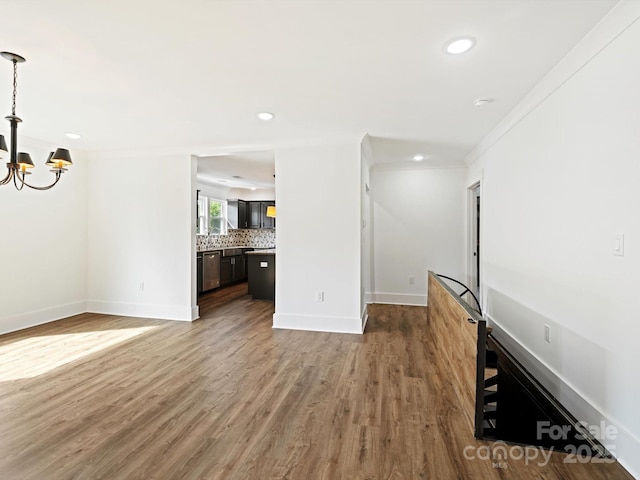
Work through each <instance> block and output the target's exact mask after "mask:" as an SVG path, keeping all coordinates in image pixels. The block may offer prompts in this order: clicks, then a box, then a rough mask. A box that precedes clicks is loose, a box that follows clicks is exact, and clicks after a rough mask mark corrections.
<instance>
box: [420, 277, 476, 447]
mask: <svg viewBox="0 0 640 480" xmlns="http://www.w3.org/2000/svg"><path fill="white" fill-rule="evenodd" d="M427 288H428V290H427V298H428V300H427V312H428V313H427V315H428V319H427V325H428V328H429V333H430V334H431V335H433V345H434V349H435V353H436V356H437V358H438V361H439V362H441V363H442V370H441V371H443V372H448V375H449V378H448V381H449V383H450V384H451V388H453V389H454V391H455V393H456V395H455V396H456V398H457V399H458V401H457V403H456V404H455V405H452V408H453V409H455V410H460V412H461V413H462V418H464V422H465V423H466V424H467V425H468V428H469V433H471V432H473V433H474V436H475V437H476V438H482V428H483V403H484V367H485V349H486V325H487V324H486V321H485V320H483V319H482V317H480V315H479V314H478V313H477V312H476V311H475V310H473V309H472V308H471V307H470V306H469V305H468V304H467V303H466V302H465V301H464V300H462V299H461V298H460V297H459V296H458V294H457V293H456V292H454V291H453V290H452V289H451V288H450V287H449V286H448V285H447V284H446V283H444V281H443V280H442V279H440V278H439V277H438V276H437V275H436V274H435V273H433V272H431V271H430V272H429V273H428V285H427ZM479 339H480V340H479Z"/></svg>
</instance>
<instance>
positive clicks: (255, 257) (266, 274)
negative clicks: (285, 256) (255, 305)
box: [248, 253, 276, 300]
mask: <svg viewBox="0 0 640 480" xmlns="http://www.w3.org/2000/svg"><path fill="white" fill-rule="evenodd" d="M248 262H249V272H248V274H249V294H250V295H251V297H252V298H253V299H254V300H275V298H276V256H275V254H273V253H272V254H262V253H252V254H250V255H249V260H248Z"/></svg>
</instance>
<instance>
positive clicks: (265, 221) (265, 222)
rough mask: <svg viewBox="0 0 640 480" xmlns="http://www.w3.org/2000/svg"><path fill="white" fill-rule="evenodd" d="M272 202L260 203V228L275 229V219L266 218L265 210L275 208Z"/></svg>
mask: <svg viewBox="0 0 640 480" xmlns="http://www.w3.org/2000/svg"><path fill="white" fill-rule="evenodd" d="M275 205H276V204H275V203H274V202H260V217H261V220H262V228H275V226H276V219H275V217H268V216H267V208H268V207H275Z"/></svg>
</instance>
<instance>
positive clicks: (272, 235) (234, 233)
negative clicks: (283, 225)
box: [196, 228, 276, 252]
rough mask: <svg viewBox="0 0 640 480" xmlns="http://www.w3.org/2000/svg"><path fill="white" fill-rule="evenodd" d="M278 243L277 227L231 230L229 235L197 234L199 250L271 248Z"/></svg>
mask: <svg viewBox="0 0 640 480" xmlns="http://www.w3.org/2000/svg"><path fill="white" fill-rule="evenodd" d="M275 244H276V231H275V229H269V228H261V229H238V230H229V233H228V234H227V235H197V236H196V249H197V250H198V252H204V251H207V250H215V249H216V248H226V247H253V248H271V247H273V246H274V245H275Z"/></svg>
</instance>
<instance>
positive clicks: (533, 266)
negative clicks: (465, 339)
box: [467, 2, 640, 476]
mask: <svg viewBox="0 0 640 480" xmlns="http://www.w3.org/2000/svg"><path fill="white" fill-rule="evenodd" d="M621 9H622V10H621ZM623 12H624V15H623V14H622V13H623ZM639 17H640V5H638V4H637V2H635V4H634V2H623V3H622V4H620V6H619V7H617V9H616V10H615V11H614V12H613V13H612V14H611V15H610V16H609V17H608V18H607V19H605V21H604V22H603V23H602V24H601V25H599V26H598V27H597V28H596V29H595V30H594V31H593V32H592V33H591V34H590V36H589V37H588V38H586V39H585V40H583V42H582V43H581V45H579V46H578V47H577V49H576V50H575V51H574V52H572V53H571V54H570V55H569V57H568V58H566V59H565V60H564V61H563V62H562V63H561V64H560V65H558V66H557V67H556V69H555V71H554V72H552V74H551V77H553V76H559V72H561V71H563V70H564V71H565V73H566V74H565V75H564V77H565V78H564V79H560V80H559V81H558V82H557V84H556V85H555V86H552V87H551V88H548V89H547V90H546V91H543V90H544V89H543V88H542V86H539V87H537V89H536V90H534V91H533V92H532V93H531V94H530V96H529V98H528V99H525V100H527V101H526V102H525V103H528V104H529V105H531V104H532V101H531V99H532V98H533V97H537V98H538V101H537V104H534V107H533V108H532V109H529V110H525V111H521V112H520V113H521V115H520V118H519V119H518V120H517V121H514V122H513V123H512V124H511V125H509V126H504V128H502V134H501V136H499V137H497V138H495V136H494V141H493V143H492V144H491V145H488V146H487V148H486V149H485V151H484V153H483V154H481V155H480V157H479V159H478V160H476V161H475V163H473V164H472V165H471V166H470V168H469V174H468V179H467V184H471V183H473V182H474V181H475V180H478V179H480V177H482V182H483V183H482V223H481V257H480V258H481V260H482V267H481V275H482V279H483V280H482V285H483V296H484V305H485V310H486V313H487V315H488V318H489V320H490V321H491V322H492V323H493V325H494V332H496V333H497V335H499V336H500V338H502V339H504V341H507V342H511V343H512V344H513V345H514V348H522V351H523V352H524V353H526V354H527V355H529V356H530V357H531V360H530V361H529V364H528V365H527V366H528V367H529V368H530V369H534V370H536V369H537V370H539V371H538V372H534V373H536V374H537V375H538V378H539V379H540V380H541V381H542V382H543V384H544V385H545V387H547V389H549V390H550V391H551V393H552V394H553V395H554V396H556V397H557V398H558V399H559V400H560V401H561V403H563V404H564V405H565V406H566V407H567V408H568V409H569V411H570V412H571V413H572V414H573V415H574V416H575V417H576V418H577V419H578V420H580V421H585V422H587V423H588V424H589V425H596V426H599V425H600V422H601V421H605V422H607V423H611V424H613V426H614V427H615V434H613V435H612V436H607V437H604V438H599V440H600V441H601V442H602V443H603V444H604V445H606V446H608V448H609V449H610V450H611V451H612V453H613V454H614V455H615V456H617V457H618V458H619V460H620V462H621V463H622V464H623V465H624V466H625V467H627V468H628V469H629V470H630V472H631V473H632V474H635V475H636V476H637V475H638V474H639V473H640V416H639V415H638V398H640V382H639V381H638V379H639V378H640V377H639V375H638V365H640V350H639V349H638V338H640V322H639V321H638V309H637V305H636V304H637V302H636V301H634V300H635V299H637V298H638V287H639V286H640V221H639V218H640V217H639V209H638V205H640V203H639V201H638V182H639V180H640V161H638V152H640V135H639V133H638V132H640V114H639V113H638V112H640V89H639V88H638V79H640V57H638V54H637V48H636V46H637V45H640V20H638V18H639ZM596 40H597V41H596ZM577 57H582V58H584V59H586V60H585V61H584V62H582V63H578V62H575V59H576V58H577ZM547 83H548V82H547ZM617 234H624V256H617V255H615V254H614V239H615V236H616V235H617ZM545 325H547V326H548V327H549V329H550V341H549V342H547V341H545V338H544V337H545V335H544V332H545ZM525 358H526V357H525Z"/></svg>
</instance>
